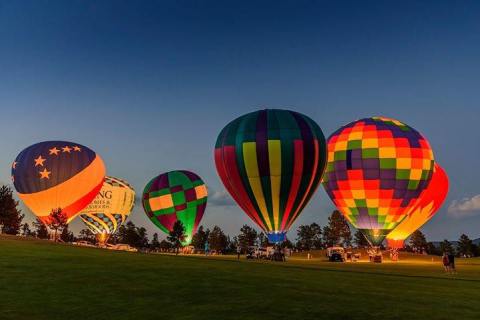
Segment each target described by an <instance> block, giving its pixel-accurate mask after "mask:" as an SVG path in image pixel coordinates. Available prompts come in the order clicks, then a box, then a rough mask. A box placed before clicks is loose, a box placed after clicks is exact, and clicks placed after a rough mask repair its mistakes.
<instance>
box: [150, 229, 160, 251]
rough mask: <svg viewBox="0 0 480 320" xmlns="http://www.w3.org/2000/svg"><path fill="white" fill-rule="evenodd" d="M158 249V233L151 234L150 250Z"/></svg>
mask: <svg viewBox="0 0 480 320" xmlns="http://www.w3.org/2000/svg"><path fill="white" fill-rule="evenodd" d="M159 248H160V242H159V241H158V233H156V232H155V233H154V234H153V239H152V241H151V242H150V249H152V250H158V249H159Z"/></svg>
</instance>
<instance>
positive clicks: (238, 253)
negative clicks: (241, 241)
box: [237, 246, 242, 260]
mask: <svg viewBox="0 0 480 320" xmlns="http://www.w3.org/2000/svg"><path fill="white" fill-rule="evenodd" d="M240 253H242V248H240V246H237V260H240Z"/></svg>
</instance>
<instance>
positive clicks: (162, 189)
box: [142, 170, 207, 245]
mask: <svg viewBox="0 0 480 320" xmlns="http://www.w3.org/2000/svg"><path fill="white" fill-rule="evenodd" d="M142 203H143V208H144V210H145V213H146V214H147V216H148V217H149V218H150V220H151V221H152V222H153V223H154V224H155V225H156V226H157V227H158V228H160V230H162V231H163V232H165V233H166V234H168V233H169V232H170V231H172V230H173V226H174V224H175V222H177V221H178V220H179V221H181V222H182V224H183V226H184V227H185V238H184V239H183V240H182V241H181V242H182V245H189V244H190V243H191V241H192V237H193V235H194V234H195V233H196V232H197V228H198V226H199V224H200V220H201V219H202V217H203V214H204V212H205V208H206V206H207V187H206V185H205V183H204V182H203V181H202V179H201V178H200V177H199V176H198V175H196V174H195V173H193V172H190V171H186V170H178V171H170V172H167V173H164V174H161V175H159V176H157V177H155V178H153V179H152V180H151V181H150V182H149V183H148V184H147V185H146V186H145V189H144V190H143V200H142Z"/></svg>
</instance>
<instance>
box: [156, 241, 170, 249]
mask: <svg viewBox="0 0 480 320" xmlns="http://www.w3.org/2000/svg"><path fill="white" fill-rule="evenodd" d="M158 247H159V248H160V250H162V251H168V250H170V249H171V248H172V244H171V243H170V242H168V241H167V240H165V239H164V240H162V241H160V245H159V246H158Z"/></svg>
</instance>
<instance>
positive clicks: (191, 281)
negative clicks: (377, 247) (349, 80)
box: [0, 237, 480, 320]
mask: <svg viewBox="0 0 480 320" xmlns="http://www.w3.org/2000/svg"><path fill="white" fill-rule="evenodd" d="M314 258H315V259H313V260H308V261H307V260H305V259H304V258H303V256H301V255H299V256H295V257H293V258H292V259H290V260H289V262H287V263H270V262H253V261H246V260H245V259H243V260H240V261H237V260H236V259H234V258H232V257H223V258H222V257H214V258H205V257H193V256H178V257H175V256H166V255H147V254H138V253H127V252H113V251H107V250H102V249H95V248H81V247H74V246H70V245H60V244H53V243H51V242H47V241H33V240H18V238H14V237H0V319H67V320H74V319H134V320H141V319H222V320H225V319H292V320H301V319H409V320H411V319H422V320H425V319H480V302H479V298H480V260H475V259H471V260H466V261H460V262H459V265H458V269H459V273H458V275H455V276H452V275H445V274H444V273H443V270H442V269H441V266H440V265H439V262H438V261H435V262H431V257H419V258H415V259H414V258H411V257H407V258H405V257H404V260H402V261H401V262H400V263H384V264H381V265H379V264H370V263H346V264H331V263H328V262H324V261H323V259H322V258H321V255H320V254H314Z"/></svg>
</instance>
